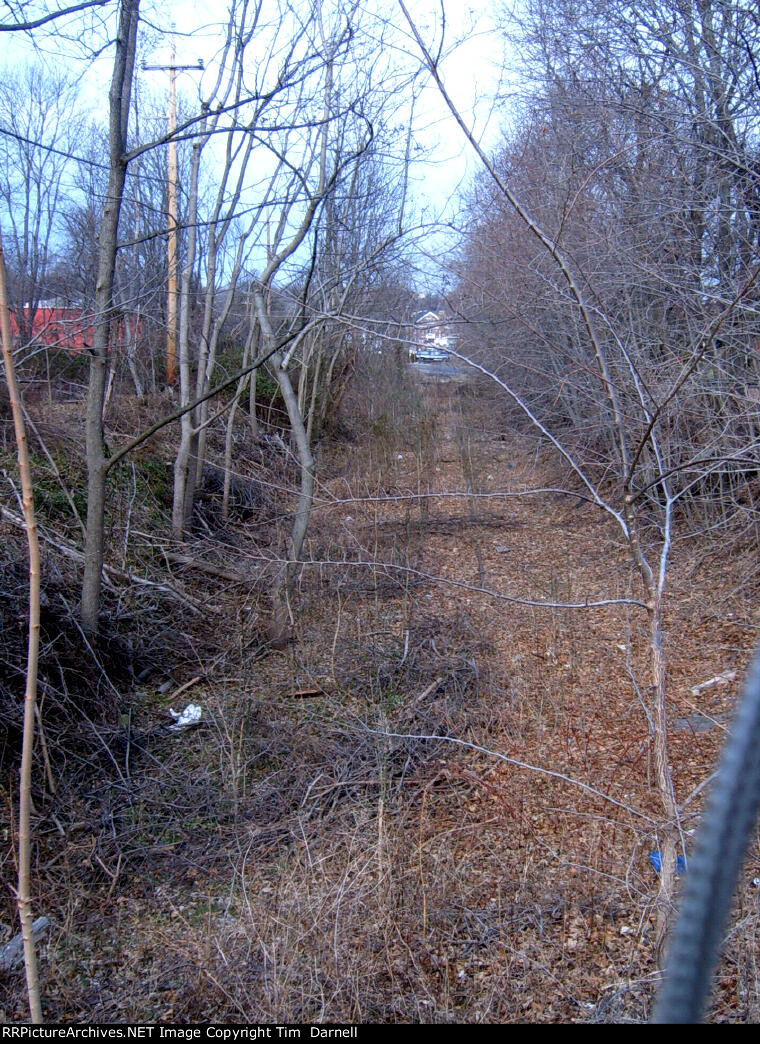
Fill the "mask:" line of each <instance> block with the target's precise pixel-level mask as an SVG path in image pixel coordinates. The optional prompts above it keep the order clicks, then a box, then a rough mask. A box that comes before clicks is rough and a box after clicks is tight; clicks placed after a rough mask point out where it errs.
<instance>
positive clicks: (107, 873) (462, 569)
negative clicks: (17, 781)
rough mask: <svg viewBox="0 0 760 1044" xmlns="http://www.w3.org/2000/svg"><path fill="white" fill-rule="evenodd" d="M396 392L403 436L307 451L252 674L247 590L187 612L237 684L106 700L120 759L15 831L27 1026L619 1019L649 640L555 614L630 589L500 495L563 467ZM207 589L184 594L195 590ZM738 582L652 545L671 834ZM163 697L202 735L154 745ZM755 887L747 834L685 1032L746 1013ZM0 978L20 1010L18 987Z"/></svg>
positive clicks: (219, 668)
mask: <svg viewBox="0 0 760 1044" xmlns="http://www.w3.org/2000/svg"><path fill="white" fill-rule="evenodd" d="M422 394H423V397H424V400H425V404H426V409H427V413H426V416H427V418H428V420H427V422H426V423H423V424H418V425H417V426H416V427H414V428H412V427H411V426H410V428H409V431H408V432H407V434H406V435H405V436H401V437H397V438H395V439H391V438H389V437H388V435H387V432H385V433H382V434H383V437H382V438H380V437H379V436H377V437H375V438H373V439H371V440H370V439H367V440H358V441H354V442H346V443H345V444H342V445H340V446H338V447H333V448H331V449H329V450H327V451H325V453H324V455H323V459H322V461H321V464H320V473H319V475H320V478H319V482H318V489H317V495H318V501H317V507H316V509H315V512H314V518H313V523H312V526H311V529H310V533H309V538H308V547H307V554H306V556H305V557H306V559H307V560H308V561H309V562H310V563H314V564H308V565H305V566H304V569H303V571H302V573H301V576H300V581H299V589H298V592H297V597H296V599H295V601H294V605H293V613H294V620H295V628H294V637H293V640H292V642H291V643H290V644H289V646H288V647H287V648H286V649H285V650H283V651H281V652H274V651H271V652H269V653H268V654H267V655H259V654H256V655H253V654H252V652H251V649H252V648H253V646H252V645H251V644H250V638H251V635H252V634H253V633H254V632H255V629H256V621H255V619H253V616H255V611H254V609H253V608H251V605H252V602H251V605H249V603H248V602H246V597H245V596H244V594H243V595H240V598H239V604H238V609H237V618H236V619H234V620H233V619H229V618H228V619H222V620H221V621H220V619H219V615H218V614H216V615H214V613H212V612H211V610H209V616H208V626H209V627H212V626H213V627H225V628H227V629H228V630H229V631H230V633H231V632H232V631H235V633H236V634H237V633H238V631H239V647H240V653H239V658H238V661H237V663H234V664H233V663H231V662H230V660H229V658H227V659H225V660H223V661H221V662H219V663H216V664H213V665H209V664H207V663H202V662H199V663H197V664H195V665H192V664H190V663H189V662H188V663H186V669H185V670H184V671H183V672H182V673H179V674H177V675H176V676H175V677H174V678H173V683H172V686H171V687H170V688H169V689H168V690H164V691H163V692H162V693H159V692H157V691H155V690H153V689H150V688H149V687H148V686H147V685H146V686H145V687H144V688H143V689H139V690H138V691H137V692H136V693H135V692H134V691H133V692H131V693H130V694H129V700H128V701H127V699H126V694H125V707H126V706H127V702H128V703H129V710H128V711H125V712H124V714H123V715H122V719H120V721H121V732H120V733H119V736H120V737H121V740H120V742H121V746H118V748H117V747H115V746H114V745H113V744H111V746H110V749H111V755H109V757H110V761H111V762H113V763H114V764H116V767H117V769H118V771H114V770H113V765H112V764H110V763H109V757H106V758H104V761H105V762H106V764H104V766H103V768H102V773H103V775H102V780H103V781H102V784H100V785H99V787H98V788H94V789H93V791H92V794H91V796H90V797H89V798H88V799H87V801H84V800H82V801H81V802H80V804H79V805H78V806H77V807H76V817H77V818H76V820H75V818H74V817H75V811H74V807H73V806H72V809H71V811H70V814H69V818H68V819H67V820H66V821H63V820H61V818H60V816H59V822H58V827H56V823H55V816H54V814H53V812H52V811H49V812H47V813H46V814H44V815H43V812H42V810H40V817H41V819H40V824H39V830H40V833H41V836H40V840H39V844H38V850H37V879H38V881H39V882H40V885H39V887H40V894H39V895H38V898H37V903H36V909H37V910H38V911H39V912H45V913H47V914H48V915H49V916H50V917H51V919H52V921H53V926H52V928H51V931H50V934H49V936H48V938H47V940H46V942H45V945H44V946H43V949H42V960H41V974H42V987H43V996H44V1002H45V1008H46V1013H47V1016H48V1017H49V1018H50V1019H55V1020H72V1021H77V1020H85V1021H90V1020H93V1021H97V1020H101V1021H106V1020H107V1021H119V1020H134V1021H161V1020H164V1021H173V1020H188V1021H190V1020H204V1019H207V1020H212V1021H223V1020H232V1021H240V1020H241V1019H244V1020H247V1021H278V1022H287V1021H330V1022H338V1021H357V1022H381V1023H390V1022H396V1021H398V1022H419V1021H423V1022H494V1021H501V1022H547V1023H550V1022H639V1021H643V1020H645V1019H646V1018H647V1017H648V1015H649V1014H650V1010H651V1004H652V998H653V995H654V991H655V989H656V984H657V982H658V979H659V972H658V968H657V960H656V954H655V950H654V927H653V924H654V919H653V902H654V898H655V895H656V892H657V875H656V873H655V871H654V869H653V868H652V866H651V864H650V858H649V857H650V853H651V852H652V851H655V850H656V849H657V838H656V824H657V822H658V820H659V818H660V807H659V802H658V798H657V794H656V789H655V782H654V775H653V763H652V742H651V734H650V729H649V725H648V722H647V716H646V712H645V705H646V700H647V692H646V655H647V649H646V636H645V625H646V618H645V615H644V613H643V611H642V610H641V609H640V608H638V607H636V606H631V605H628V604H611V605H607V606H604V607H599V608H586V607H584V603H587V602H589V601H591V602H593V601H602V600H608V599H611V600H615V599H629V600H630V599H636V598H638V597H640V594H641V592H640V588H639V584H638V580H637V578H636V576H635V574H634V573H633V572H632V569H631V566H630V562H629V560H628V558H627V554H626V550H625V548H624V546H623V545H622V541H621V539H620V536H619V534H618V532H616V530H615V527H614V524H613V523H611V521H610V520H609V519H608V518H605V517H604V516H602V515H601V513H599V512H597V511H596V510H595V509H594V508H593V507H592V506H591V505H589V504H587V503H585V502H583V501H580V500H576V499H575V498H572V497H568V496H565V495H561V494H557V493H541V494H537V493H534V494H530V495H526V491H529V490H538V489H541V490H545V489H551V488H557V487H560V486H563V485H564V484H566V481H567V476H565V475H563V474H562V471H561V469H559V468H558V465H557V464H556V462H555V461H552V459H551V458H550V457H549V455H548V453H547V451H546V449H545V447H542V446H541V445H538V444H536V443H535V441H533V440H531V439H530V438H528V437H527V436H525V435H520V436H518V435H509V434H507V435H506V436H505V435H504V433H503V431H499V430H498V429H499V427H500V425H499V423H498V421H497V418H493V417H491V416H490V414H489V410H490V409H491V407H490V406H489V405H487V404H484V402H480V401H479V397H478V391H477V388H475V389H473V387H472V386H471V385H470V384H469V383H468V382H463V381H459V380H452V381H447V382H444V383H428V384H426V386H425V388H424V389H423V391H422ZM376 434H377V433H376ZM517 494H521V495H517ZM242 553H244V552H241V554H242ZM250 555H251V569H252V571H255V568H256V555H255V553H254V551H253V550H251V552H250ZM206 579H207V581H208V584H207V597H208V600H209V605H212V604H213V603H215V600H216V601H219V599H218V598H216V592H217V590H221V589H223V586H224V584H223V581H221V580H219V579H218V578H214V577H211V576H209V577H207V578H206ZM215 585H219V586H218V587H217V586H215ZM756 592H757V562H756V553H755V552H754V551H753V550H752V548H751V547H749V546H747V547H744V546H742V545H741V544H737V545H733V546H730V547H728V546H722V545H721V543H720V542H716V541H715V540H711V541H710V542H707V541H706V540H702V541H700V540H694V539H691V540H689V541H686V540H684V541H683V542H676V545H675V547H674V551H673V558H672V569H671V579H670V582H669V586H668V592H667V610H666V633H665V648H666V655H667V672H668V690H669V700H670V731H669V749H670V756H671V759H672V771H673V779H674V784H675V788H676V793H677V795H678V798H679V801H680V803H681V807H682V808H683V810H684V816H683V827H684V831H686V832H687V836H688V833H689V832H691V831H692V830H693V829H694V828H695V827H696V825H697V822H698V815H699V811H700V808H701V800H702V796H703V792H702V791H701V790H700V787H701V784H703V782H704V781H705V780H706V779H707V778H708V777H709V776H710V774H711V772H712V771H713V768H714V766H715V762H716V759H717V757H718V754H719V750H720V746H721V743H722V741H723V739H724V737H725V735H726V730H727V728H728V723H729V720H730V715H731V712H732V709H733V707H734V705H735V702H736V699H737V696H738V693H739V691H740V687H741V681H742V678H743V672H744V671H745V669H746V666H747V664H748V660H749V657H750V654H751V650H752V648H753V646H754V644H755V642H756V640H757V637H758V622H759V621H758V616H757V613H756V610H755V606H756ZM250 597H251V599H252V597H253V596H252V595H251V596H250ZM552 602H563V603H579V605H580V606H581V607H580V608H573V609H561V608H551V607H547V606H546V605H544V604H542V603H552ZM236 640H237V639H236ZM188 682H189V683H190V684H189V685H187V688H185V689H184V690H183V692H182V693H181V694H179V693H178V692H177V690H178V689H179V688H180V686H181V685H184V684H185V683H188ZM190 700H192V701H193V702H196V703H199V704H200V705H201V706H202V707H203V709H204V725H203V726H202V727H201V728H198V729H196V730H194V731H192V732H187V733H181V734H170V733H168V731H167V730H166V728H165V726H164V724H163V723H164V722H165V719H166V707H168V706H169V705H170V704H172V705H173V706H174V707H179V706H180V704H182V705H184V702H188V701H190ZM125 736H126V737H127V739H126V740H125V739H124V737H125ZM114 751H116V753H115V754H114ZM96 791H97V795H98V796H97V799H96V797H95V796H94V795H95V793H96ZM758 877H760V857H759V855H758V847H757V845H756V844H755V845H754V847H753V849H752V852H751V855H750V858H749V860H748V862H747V865H746V867H745V870H744V874H743V880H742V882H741V884H740V887H739V890H738V894H737V899H736V902H735V907H734V914H733V919H732V924H731V928H730V933H729V938H728V943H727V945H726V947H725V956H724V958H723V960H722V962H721V965H720V969H719V975H718V983H717V989H716V995H715V998H714V1002H713V1004H712V1006H711V1009H710V1015H709V1018H710V1019H711V1020H712V1021H757V1019H758V1016H760V984H759V981H758V969H757V961H758V939H757V932H758V923H759V922H758V912H759V911H758V903H759V902H760V890H759V889H758V888H757V887H755V886H754V885H753V880H754V879H756V878H758ZM6 927H7V931H8V932H10V924H8V925H7V926H6ZM1 941H2V940H1V939H0V942H1ZM0 989H5V993H6V996H5V1000H4V1003H3V1005H2V1006H3V1010H4V1012H5V1016H6V1017H7V1018H8V1019H13V1018H22V1017H24V1011H25V1009H24V998H23V982H22V978H21V974H20V973H12V974H6V975H5V979H4V981H3V982H2V983H0Z"/></svg>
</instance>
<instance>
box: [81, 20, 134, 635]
mask: <svg viewBox="0 0 760 1044" xmlns="http://www.w3.org/2000/svg"><path fill="white" fill-rule="evenodd" d="M138 18H139V0H122V2H121V10H120V16H119V30H118V35H117V38H116V56H115V59H114V70H113V77H112V80H111V89H110V91H109V96H108V101H109V171H108V186H107V189H106V200H105V208H104V212H103V220H102V222H101V225H100V234H99V238H98V272H97V284H96V287H95V328H94V333H93V346H92V352H91V359H90V380H89V386H88V393H87V426H86V437H87V539H86V542H85V566H84V577H83V580H82V603H81V615H82V623H83V625H84V627H85V628H86V629H87V630H88V631H90V632H93V633H95V632H97V630H98V615H99V611H100V589H101V580H102V572H103V551H104V549H103V541H104V531H103V530H104V517H105V484H106V475H107V471H108V463H107V455H106V446H105V442H104V436H103V401H104V397H105V390H106V379H107V372H108V365H109V361H108V347H109V337H110V329H111V318H112V311H113V303H114V302H113V291H114V275H115V270H116V252H117V247H118V231H119V215H120V212H121V204H122V199H123V196H124V181H125V178H126V172H127V162H128V158H127V130H128V122H129V110H130V98H131V91H132V77H133V73H134V65H135V51H136V45H137V25H138Z"/></svg>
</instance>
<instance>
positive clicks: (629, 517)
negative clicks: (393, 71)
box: [400, 0, 758, 942]
mask: <svg viewBox="0 0 760 1044" xmlns="http://www.w3.org/2000/svg"><path fill="white" fill-rule="evenodd" d="M400 3H401V7H402V9H403V10H404V13H405V15H406V17H407V20H408V22H409V25H410V28H411V31H412V34H413V35H414V37H415V40H416V42H417V45H418V47H419V48H420V51H421V53H422V55H423V58H424V61H425V63H426V65H427V68H428V70H429V72H430V75H431V76H432V78H433V79H434V81H435V82H436V84H437V86H438V88H439V90H440V91H441V93H442V95H443V97H444V99H445V101H446V103H447V104H448V106H449V108H450V110H451V112H452V115H453V116H454V118H455V119H456V120H457V122H458V123H459V126H460V128H461V130H462V132H463V133H464V134H465V136H466V137H467V139H468V140H469V142H470V144H471V146H472V147H473V149H474V150H475V151H476V153H477V155H478V157H479V159H480V162H481V164H482V167H483V170H484V172H485V173H484V176H483V179H482V181H481V184H480V187H479V188H478V190H477V194H476V195H475V196H474V197H473V200H472V204H471V207H472V213H473V215H474V222H473V226H472V229H471V231H470V234H469V235H468V237H467V240H466V245H465V251H464V255H463V265H462V267H461V269H460V273H459V274H460V286H461V290H462V293H463V297H462V299H461V305H460V307H462V308H463V310H464V311H463V315H464V316H465V317H466V316H469V315H472V316H473V318H475V317H477V318H479V319H481V320H490V321H492V322H494V323H497V324H498V326H494V327H493V331H494V333H493V339H492V343H491V347H490V350H485V351H484V350H483V349H480V350H479V351H476V352H475V354H473V353H471V354H470V356H469V358H468V361H469V362H470V364H471V365H474V366H476V368H478V369H480V370H481V371H482V372H484V373H487V374H488V375H489V376H490V377H491V379H492V380H494V381H495V382H496V383H497V384H498V385H499V386H500V387H501V388H502V389H503V391H504V392H505V393H506V395H507V396H508V397H509V399H510V400H511V402H512V403H513V404H514V405H515V406H516V407H517V409H518V410H519V412H520V413H521V414H522V416H523V417H524V418H525V419H526V420H527V422H528V423H529V424H530V425H531V426H532V427H533V428H534V429H535V430H537V431H538V432H539V433H540V434H541V436H542V437H543V438H544V439H545V440H546V441H547V442H548V444H550V445H551V446H552V447H553V448H554V450H555V451H556V452H557V453H558V454H559V456H560V458H561V459H562V460H563V461H564V463H565V465H566V467H567V468H568V469H569V472H570V474H571V476H572V477H573V484H574V488H575V491H576V492H577V493H578V494H579V495H580V496H581V498H583V499H585V500H587V501H588V502H590V503H591V504H593V505H594V506H595V507H596V508H597V509H598V510H600V511H602V512H604V513H605V514H607V515H608V516H609V517H611V518H612V519H613V520H614V522H615V524H616V526H617V527H618V530H619V532H620V534H621V535H622V537H623V539H624V541H625V544H626V546H627V547H628V550H629V554H630V559H631V563H632V565H633V567H634V569H635V571H636V572H637V573H638V576H639V579H640V582H641V590H642V595H643V596H642V598H641V600H640V604H641V605H642V606H643V607H645V611H646V614H647V618H648V636H649V677H648V679H647V684H642V685H640V686H639V691H640V692H642V693H644V692H647V693H649V694H650V695H649V701H648V706H647V708H646V713H647V716H648V720H649V722H650V726H651V731H652V743H653V750H654V761H655V766H656V780H657V789H658V793H659V797H660V801H661V806H662V821H661V824H660V830H659V835H660V847H661V850H662V871H661V874H660V891H659V897H658V941H659V942H661V941H662V938H663V935H664V932H665V930H666V927H667V924H668V920H669V916H670V913H671V909H672V896H673V886H674V873H675V866H676V850H677V845H678V844H681V845H683V844H684V839H683V836H682V834H681V831H680V819H679V806H678V801H677V797H676V793H675V790H674V787H673V783H672V780H671V773H670V763H669V755H668V746H667V713H668V700H667V688H666V670H665V663H666V649H665V646H664V642H663V608H664V603H665V597H666V586H667V577H668V569H669V562H670V552H671V547H672V542H673V537H674V529H675V527H676V525H677V510H678V508H679V507H680V506H681V505H682V504H683V503H684V502H685V500H686V499H687V498H688V496H689V494H690V493H693V491H694V490H695V489H696V488H697V487H698V486H699V485H700V484H704V483H705V482H708V480H710V479H711V477H713V476H715V475H716V473H717V472H719V471H721V470H724V469H731V470H734V469H736V470H738V469H740V468H744V469H749V470H751V471H753V472H754V471H755V470H756V469H757V466H758V443H757V436H756V432H755V430H754V425H753V424H752V423H751V420H750V412H751V411H750V410H748V408H747V402H746V399H745V402H744V403H742V404H741V406H740V408H739V410H737V411H733V406H732V404H731V396H730V393H729V396H728V397H726V394H725V392H726V391H728V389H727V388H725V386H724V390H723V392H722V394H721V393H719V394H718V395H717V396H716V395H715V394H714V392H717V390H718V389H717V388H716V387H715V382H716V377H717V373H718V371H719V370H720V371H723V372H725V367H726V354H725V347H726V344H727V342H729V343H730V345H731V348H730V350H729V353H728V357H729V358H732V359H735V358H736V351H737V349H738V350H739V352H740V353H741V356H740V357H742V358H749V357H750V355H751V352H752V349H751V346H752V344H753V343H754V339H755V338H756V336H757V330H756V310H755V309H754V307H753V306H752V305H751V302H752V301H753V300H754V296H755V289H754V288H755V282H756V279H757V275H758V270H757V267H756V264H755V262H754V258H753V255H754V250H753V249H752V248H751V247H749V244H750V243H751V241H752V237H753V236H754V232H750V229H752V227H753V224H754V222H755V220H756V219H755V217H754V214H753V209H752V208H753V205H754V204H752V203H751V202H750V201H749V198H748V197H749V195H750V189H751V180H752V176H751V174H750V171H751V168H752V164H751V161H750V157H749V155H748V151H747V149H746V145H745V146H743V147H740V135H739V134H738V133H737V132H736V127H734V129H733V130H732V129H730V128H729V125H728V123H727V113H728V102H729V98H731V97H732V94H731V91H732V89H733V88H734V87H735V85H736V84H738V83H740V82H741V81H742V78H744V79H745V80H746V77H747V72H748V68H749V66H748V54H747V53H746V52H743V53H741V54H740V56H739V64H738V65H737V62H736V56H737V53H738V49H736V48H734V49H731V47H729V48H728V51H726V49H725V48H724V49H723V50H722V51H721V58H720V59H719V57H718V54H717V53H716V52H717V50H719V48H718V44H717V39H718V36H717V33H716V32H715V31H714V30H715V29H716V23H718V22H719V23H720V27H721V32H722V34H723V40H724V42H725V41H734V42H735V41H736V40H738V39H740V38H741V37H742V32H745V34H746V29H747V21H748V19H747V18H746V12H745V11H742V12H740V14H739V16H738V18H743V29H742V32H740V30H739V28H738V24H737V25H735V27H734V29H733V30H732V31H729V30H728V28H727V23H728V18H727V12H726V10H725V6H726V5H710V4H707V5H694V7H693V9H692V5H685V7H687V8H688V9H689V11H690V12H691V16H690V17H689V18H687V19H686V20H685V21H683V19H682V10H681V8H682V5H677V6H674V8H673V9H668V11H667V12H666V11H665V7H664V5H658V6H657V14H658V16H661V17H662V18H663V19H664V20H663V21H662V26H669V25H673V26H677V28H676V29H673V33H674V34H675V38H676V39H677V40H679V41H680V43H679V48H680V49H679V50H677V51H668V50H667V49H664V48H663V47H662V46H661V42H660V45H659V46H658V45H657V43H655V42H654V41H653V38H650V39H647V38H646V33H642V31H641V27H640V25H639V23H638V22H637V17H636V16H637V12H638V14H639V17H640V18H641V19H643V20H644V21H643V24H644V25H646V26H647V27H648V29H649V30H650V31H653V30H654V29H655V28H657V26H658V25H660V23H654V22H651V21H650V22H649V23H648V22H647V20H646V18H645V14H646V10H645V5H634V7H635V8H636V11H634V12H633V13H632V12H631V11H630V10H629V8H628V6H626V7H623V6H617V5H615V4H612V5H611V6H610V7H609V9H608V8H606V7H605V8H604V10H603V9H602V8H603V7H604V5H601V6H600V5H598V4H593V5H592V4H589V5H583V4H581V5H576V4H573V5H544V4H536V5H534V6H533V7H532V8H529V16H530V18H532V21H530V22H529V30H530V33H529V35H528V40H529V41H531V42H532V45H534V46H535V48H536V50H535V52H534V60H533V62H532V64H531V66H530V71H531V73H532V75H533V76H534V77H535V78H536V79H537V80H538V82H539V87H540V89H536V90H535V91H534V93H533V94H532V95H531V97H530V99H529V101H528V103H527V104H526V106H525V116H524V123H523V125H522V126H521V127H520V128H519V129H518V131H517V132H516V133H515V134H514V135H513V138H512V140H511V141H509V142H508V143H507V144H506V145H505V147H504V148H503V150H502V152H501V153H500V154H498V155H496V156H489V155H487V154H486V153H485V151H484V150H483V149H482V148H481V147H480V145H479V144H478V142H477V140H476V139H475V137H474V135H473V133H472V130H471V129H470V127H469V126H468V125H467V124H466V122H465V121H464V119H463V118H462V116H461V115H460V113H459V111H458V110H457V108H456V106H455V105H454V103H453V102H452V100H451V99H450V97H449V95H448V94H447V92H446V87H445V85H444V83H443V81H442V79H441V74H440V70H439V66H438V63H437V61H436V59H435V57H434V56H433V53H432V48H429V47H428V46H426V45H425V43H424V42H423V40H422V38H421V35H420V33H419V31H418V29H417V27H416V25H415V24H414V22H413V21H412V19H411V18H410V16H409V15H408V13H407V11H406V9H405V7H404V5H403V3H402V2H401V0H400ZM684 10H685V8H684ZM649 14H650V15H651V14H652V12H651V11H650V12H649ZM652 17H654V16H652ZM610 26H612V27H613V28H610ZM597 28H598V30H599V32H598V34H597V33H596V29H597ZM662 31H663V32H664V31H665V29H664V28H663V29H662ZM531 34H532V35H531ZM626 34H627V35H626ZM745 38H746V35H745ZM623 40H625V46H623V43H622V41H623ZM589 41H591V42H589ZM596 41H598V42H596ZM528 53H530V52H529V49H528ZM674 53H675V54H676V56H677V60H676V61H675V62H673V61H672V55H673V54H674ZM723 61H725V65H723V66H722V65H721V62H723ZM719 70H721V71H719ZM655 73H656V75H654V74H655ZM685 81H687V83H688V86H685V87H684V82H685ZM721 84H722V86H721ZM708 86H709V90H708ZM700 91H701V93H700ZM695 97H696V109H697V110H698V111H695V108H694V98H695ZM708 97H709V99H710V100H709V101H708ZM744 99H745V101H746V93H745V95H744ZM687 101H688V103H689V106H690V107H687ZM732 104H733V105H734V106H738V105H739V96H738V95H733V98H732ZM710 113H712V115H709V114H710ZM700 124H701V125H702V126H701V128H700V129H699V132H698V133H696V134H690V133H689V130H690V128H691V127H693V126H695V125H696V126H698V127H699V126H700ZM706 124H709V129H708V127H707V126H706ZM719 141H720V142H721V143H722V144H721V145H720V147H719V146H718V144H717V143H718V142H719ZM728 170H730V171H731V172H732V177H733V179H734V187H733V188H732V189H730V190H729V189H728V188H727V187H726V181H727V178H728V174H727V171H728ZM685 172H688V175H689V176H688V177H687V178H686V179H684V173H685ZM739 182H740V183H741V188H737V183H739ZM737 203H739V206H738V208H737ZM485 207H488V209H487V210H486V209H485ZM748 236H749V241H748ZM748 247H749V249H748ZM478 329H480V327H478ZM732 365H733V364H732ZM748 377H749V373H747V374H745V376H744V378H740V380H744V381H746V380H747V379H748ZM722 381H723V375H722V374H721V379H720V382H719V383H722ZM711 386H712V387H711ZM708 389H710V390H708ZM732 412H733V416H732V415H731V414H732Z"/></svg>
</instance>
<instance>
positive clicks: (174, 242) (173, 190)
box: [142, 34, 203, 385]
mask: <svg viewBox="0 0 760 1044" xmlns="http://www.w3.org/2000/svg"><path fill="white" fill-rule="evenodd" d="M142 67H143V70H145V71H146V72H147V71H148V70H159V71H162V72H168V73H169V184H168V191H167V204H166V217H167V230H168V235H169V248H168V268H169V280H168V286H167V294H166V383H167V384H168V385H173V384H174V382H175V380H176V378H177V271H178V267H179V265H178V256H179V207H178V204H177V188H178V176H177V141H176V138H175V133H176V130H177V73H178V72H186V71H192V70H195V69H200V70H202V69H203V61H202V59H200V58H199V59H198V61H197V62H196V64H195V65H177V49H176V45H175V40H174V34H172V50H171V60H170V62H169V65H146V64H145V62H143V66H142Z"/></svg>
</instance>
